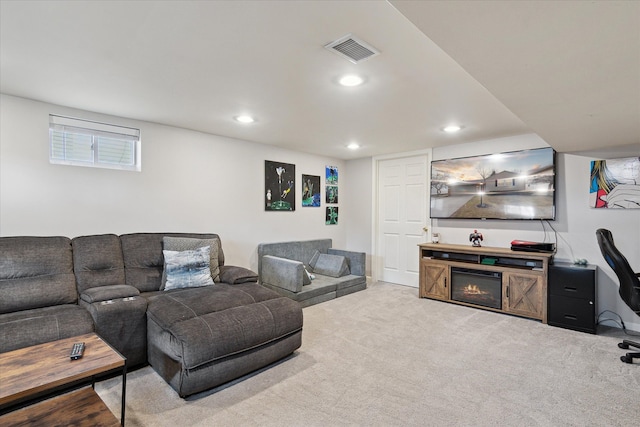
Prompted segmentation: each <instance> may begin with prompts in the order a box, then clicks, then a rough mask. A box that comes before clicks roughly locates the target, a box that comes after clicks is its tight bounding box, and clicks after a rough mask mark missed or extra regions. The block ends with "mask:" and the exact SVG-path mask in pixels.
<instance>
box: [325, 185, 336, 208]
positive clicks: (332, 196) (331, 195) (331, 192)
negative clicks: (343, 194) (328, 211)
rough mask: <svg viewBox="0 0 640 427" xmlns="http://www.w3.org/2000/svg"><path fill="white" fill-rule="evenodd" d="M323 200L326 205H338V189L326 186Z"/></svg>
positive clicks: (333, 186)
mask: <svg viewBox="0 0 640 427" xmlns="http://www.w3.org/2000/svg"><path fill="white" fill-rule="evenodd" d="M324 192H325V198H326V202H327V203H333V204H335V203H338V187H337V186H335V185H327V186H326V188H325V190H324Z"/></svg>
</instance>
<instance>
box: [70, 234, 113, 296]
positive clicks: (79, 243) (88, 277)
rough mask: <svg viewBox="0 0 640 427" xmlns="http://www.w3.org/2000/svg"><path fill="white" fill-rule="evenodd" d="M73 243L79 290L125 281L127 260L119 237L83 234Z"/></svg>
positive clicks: (74, 266)
mask: <svg viewBox="0 0 640 427" xmlns="http://www.w3.org/2000/svg"><path fill="white" fill-rule="evenodd" d="M71 245H72V246H73V270H74V271H75V274H76V282H77V285H78V293H80V294H82V292H83V291H84V290H85V289H89V288H95V287H97V286H111V285H122V284H124V282H125V279H124V260H123V258H122V246H121V245H120V238H119V237H118V236H116V235H115V234H99V235H92V236H80V237H76V238H74V239H73V240H71Z"/></svg>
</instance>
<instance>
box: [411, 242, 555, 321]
mask: <svg viewBox="0 0 640 427" xmlns="http://www.w3.org/2000/svg"><path fill="white" fill-rule="evenodd" d="M418 247H419V256H420V289H419V296H420V298H431V299H437V300H441V301H447V302H452V303H455V304H462V305H466V306H470V307H478V308H482V309H485V310H491V311H498V312H501V313H509V314H514V315H517V316H523V317H528V318H532V319H538V320H541V321H542V322H543V323H547V274H548V270H549V264H550V262H551V260H552V258H553V254H551V253H540V252H520V251H513V250H511V249H507V248H491V247H474V246H464V245H451V244H444V243H424V244H420V245H418Z"/></svg>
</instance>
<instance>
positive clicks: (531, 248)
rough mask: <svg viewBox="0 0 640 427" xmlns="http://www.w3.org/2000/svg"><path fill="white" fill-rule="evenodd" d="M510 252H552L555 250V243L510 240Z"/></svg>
mask: <svg viewBox="0 0 640 427" xmlns="http://www.w3.org/2000/svg"><path fill="white" fill-rule="evenodd" d="M511 250H512V251H522V252H546V253H550V252H554V251H555V250H556V245H555V243H542V242H528V241H525V240H512V241H511Z"/></svg>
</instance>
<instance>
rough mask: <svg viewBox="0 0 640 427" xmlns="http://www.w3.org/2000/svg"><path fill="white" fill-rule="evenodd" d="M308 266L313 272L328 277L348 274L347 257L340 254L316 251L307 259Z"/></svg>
mask: <svg viewBox="0 0 640 427" xmlns="http://www.w3.org/2000/svg"><path fill="white" fill-rule="evenodd" d="M316 255H317V256H316ZM309 266H310V267H311V268H312V269H313V272H314V273H317V274H324V275H325V276H330V277H342V276H346V275H348V274H350V271H349V264H348V262H347V259H346V258H345V257H343V256H342V255H329V254H322V253H316V254H315V255H314V256H313V258H311V261H309Z"/></svg>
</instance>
